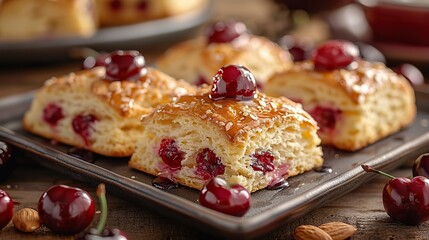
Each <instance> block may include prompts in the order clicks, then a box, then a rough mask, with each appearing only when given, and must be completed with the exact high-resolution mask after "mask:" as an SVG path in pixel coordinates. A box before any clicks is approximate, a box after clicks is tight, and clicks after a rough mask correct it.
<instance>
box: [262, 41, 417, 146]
mask: <svg viewBox="0 0 429 240" xmlns="http://www.w3.org/2000/svg"><path fill="white" fill-rule="evenodd" d="M358 54H359V51H358V50H357V47H356V46H354V45H353V44H351V43H349V42H343V41H329V42H326V43H325V44H323V45H322V46H320V47H319V48H318V49H316V51H315V54H314V56H313V58H312V60H308V61H305V62H302V63H297V64H296V65H295V66H294V67H293V68H292V69H291V70H289V71H285V72H282V73H279V74H276V75H274V76H273V77H272V78H271V79H270V80H269V81H268V82H267V84H266V86H265V93H266V94H268V95H271V96H286V97H288V98H290V99H292V100H294V101H297V102H300V103H302V105H303V107H304V110H306V111H307V112H308V113H310V114H311V115H312V116H313V118H314V119H315V120H316V121H317V122H318V125H319V128H320V130H319V136H320V138H321V139H322V143H323V144H327V145H333V146H335V147H337V148H339V149H343V150H349V151H354V150H358V149H361V148H363V147H365V146H367V145H368V144H371V143H373V142H375V141H377V140H379V139H381V138H383V137H386V136H388V135H390V134H393V133H395V132H397V131H398V130H400V129H401V128H402V127H404V126H407V125H409V124H410V123H411V122H412V121H413V119H414V117H415V114H416V106H415V99H414V91H413V89H412V87H411V85H410V84H409V82H408V81H407V80H406V79H405V78H404V77H402V76H401V75H398V74H396V73H395V72H393V71H392V70H391V69H389V68H387V67H386V66H385V65H384V64H382V63H376V62H368V61H365V60H362V59H360V58H359V57H358Z"/></svg>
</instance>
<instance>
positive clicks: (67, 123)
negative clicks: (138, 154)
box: [23, 68, 196, 157]
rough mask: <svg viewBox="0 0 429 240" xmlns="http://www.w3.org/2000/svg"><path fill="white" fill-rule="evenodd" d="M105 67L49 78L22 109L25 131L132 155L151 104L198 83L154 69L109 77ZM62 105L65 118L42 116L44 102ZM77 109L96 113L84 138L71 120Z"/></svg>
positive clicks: (100, 150) (108, 152) (113, 153)
mask: <svg viewBox="0 0 429 240" xmlns="http://www.w3.org/2000/svg"><path fill="white" fill-rule="evenodd" d="M104 76H105V69H104V68H95V69H91V70H84V71H81V72H77V73H70V74H68V75H66V76H62V77H57V78H52V79H50V80H48V81H46V83H45V85H44V86H43V87H42V88H41V89H40V90H39V91H38V92H37V93H36V95H35V97H34V100H33V102H32V105H31V108H30V110H29V111H28V112H27V113H26V114H25V116H24V119H23V126H24V128H25V129H26V130H28V131H30V132H32V133H35V134H37V135H41V136H43V137H45V138H49V139H53V140H56V141H59V142H62V143H66V144H69V145H72V146H76V147H82V148H87V149H89V150H91V151H93V152H96V153H99V154H102V155H106V156H115V157H122V156H130V155H131V154H132V153H133V151H134V147H135V141H136V140H137V136H138V134H139V132H140V131H141V130H142V129H143V126H142V125H141V122H140V119H141V116H142V115H145V114H147V113H149V112H150V111H151V110H152V108H153V107H155V106H157V105H158V104H161V103H167V102H169V101H172V100H173V99H174V98H175V97H177V96H179V95H181V94H185V93H194V92H195V91H196V88H194V87H192V86H190V85H189V84H187V83H186V82H183V81H176V80H175V79H173V78H171V77H169V76H167V75H165V74H163V73H161V72H159V71H158V70H156V69H153V68H147V74H146V75H145V77H142V78H141V79H139V80H137V81H133V82H132V81H107V80H103V79H104ZM51 103H53V104H57V105H59V106H60V107H61V108H62V111H63V115H64V118H63V119H61V120H60V121H59V122H58V124H57V126H51V125H50V124H48V123H46V121H44V120H43V111H44V108H45V107H46V106H47V105H48V104H51ZM80 114H84V115H88V114H91V115H93V116H95V117H96V118H97V119H98V120H97V121H96V122H95V123H94V125H93V127H92V129H91V131H92V134H91V135H90V139H89V141H88V142H85V141H84V140H83V139H82V138H81V137H80V136H79V135H77V134H76V133H75V132H74V131H73V129H72V124H71V123H72V119H73V118H74V117H75V116H77V115H80Z"/></svg>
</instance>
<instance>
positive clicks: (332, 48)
mask: <svg viewBox="0 0 429 240" xmlns="http://www.w3.org/2000/svg"><path fill="white" fill-rule="evenodd" d="M358 57H359V49H358V47H357V46H356V45H354V44H353V43H351V42H347V41H339V40H331V41H327V42H325V43H324V44H322V45H321V46H319V47H318V48H317V49H316V50H315V52H314V53H313V58H312V60H313V62H314V67H315V69H316V70H333V69H338V68H347V67H349V66H350V64H351V63H353V62H354V61H355V60H356V59H357V58H358Z"/></svg>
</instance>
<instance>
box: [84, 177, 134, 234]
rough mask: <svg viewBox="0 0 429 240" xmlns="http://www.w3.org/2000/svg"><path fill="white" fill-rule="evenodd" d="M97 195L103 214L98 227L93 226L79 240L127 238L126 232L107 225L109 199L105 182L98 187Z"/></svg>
mask: <svg viewBox="0 0 429 240" xmlns="http://www.w3.org/2000/svg"><path fill="white" fill-rule="evenodd" d="M97 197H98V198H99V199H100V206H101V216H100V221H99V222H98V225H97V228H91V229H89V231H88V232H84V233H82V234H80V235H79V236H77V237H76V239H79V240H102V239H105V240H127V239H128V238H127V236H126V234H125V233H124V232H123V231H121V230H120V229H117V228H112V229H108V228H105V227H106V220H107V199H106V189H105V186H104V184H102V183H101V184H99V185H98V187H97Z"/></svg>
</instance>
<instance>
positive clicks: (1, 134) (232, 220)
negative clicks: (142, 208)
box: [0, 91, 429, 238]
mask: <svg viewBox="0 0 429 240" xmlns="http://www.w3.org/2000/svg"><path fill="white" fill-rule="evenodd" d="M33 95H34V92H33V91H32V92H28V93H24V94H19V95H13V96H10V97H6V98H0V110H1V109H2V108H4V107H7V106H14V105H15V104H23V103H24V102H30V101H31V99H32V96H33ZM18 111H19V110H18ZM21 113H23V112H22V111H21ZM15 117H16V116H15ZM9 118H10V119H13V118H14V116H10V117H9ZM0 139H1V140H3V141H6V142H8V143H10V144H12V145H14V146H17V147H19V148H21V149H23V150H25V151H27V152H29V153H32V154H35V155H36V156H35V157H36V158H44V159H45V160H49V162H52V163H51V164H52V165H51V164H48V163H47V162H46V161H45V162H39V161H38V163H39V164H41V165H43V166H45V167H48V168H51V169H54V170H57V171H58V170H59V169H57V168H56V167H65V168H66V169H67V170H68V171H67V172H63V173H65V174H67V173H68V175H70V176H71V177H73V178H77V179H78V180H80V181H82V179H81V178H78V177H77V175H74V174H73V173H74V171H72V170H76V169H79V170H80V171H79V175H83V176H85V177H89V178H92V179H97V180H99V181H102V182H104V183H105V184H106V185H108V186H111V187H114V188H119V189H120V190H121V191H123V189H124V188H125V189H126V190H127V193H130V194H131V195H130V196H129V197H130V198H133V200H137V202H138V203H140V204H142V202H140V201H139V200H141V199H142V198H143V199H144V200H145V201H147V202H146V204H149V205H150V204H156V205H157V206H162V208H165V209H162V208H161V209H156V210H159V211H160V212H168V210H173V211H175V212H174V214H171V212H168V215H170V216H171V215H174V216H173V217H179V218H180V217H181V218H183V217H185V218H191V219H194V220H197V223H195V222H193V223H192V225H193V226H195V224H197V225H199V226H201V227H202V228H203V229H205V230H208V231H209V232H211V233H213V234H215V235H220V236H223V237H241V238H254V237H258V236H261V235H263V234H266V233H268V232H269V231H270V230H273V229H275V228H277V227H279V226H280V225H283V224H287V223H289V222H292V221H294V220H296V219H298V218H300V217H302V216H304V215H305V214H308V213H309V212H311V211H312V210H314V209H316V208H320V207H322V206H323V204H324V203H325V202H329V201H332V200H334V199H336V198H338V197H340V196H342V195H345V194H346V193H348V192H350V191H352V190H354V189H355V188H357V187H358V186H360V185H361V184H362V183H364V182H366V181H369V180H370V179H372V178H374V177H375V174H374V175H371V174H370V175H368V174H367V175H366V176H367V177H366V178H363V177H362V176H363V175H364V174H365V172H364V171H363V169H362V168H361V167H360V166H356V167H353V168H351V169H350V170H348V171H345V172H342V173H341V174H338V175H336V176H335V177H333V178H332V179H330V180H326V181H324V182H323V183H322V186H321V185H319V187H318V188H312V189H309V190H307V191H305V192H304V193H302V194H300V195H299V196H297V197H296V198H294V199H293V200H292V201H289V202H287V203H283V204H280V205H278V206H274V207H272V208H270V209H268V210H267V211H264V212H262V213H259V214H256V215H254V216H248V217H235V216H230V215H226V214H223V213H220V212H217V211H214V210H211V209H208V208H205V207H203V206H201V205H199V204H196V203H195V202H192V201H189V200H188V199H185V198H182V197H180V196H176V195H174V194H171V193H169V192H166V191H162V190H159V189H157V188H155V187H153V186H151V185H147V184H145V183H142V182H138V181H136V180H133V179H131V178H129V177H126V176H122V175H120V174H117V173H115V172H113V171H110V170H108V169H105V168H103V167H101V166H97V165H95V164H91V163H87V162H84V161H82V160H80V159H77V158H75V157H73V156H70V155H67V154H64V153H63V152H61V151H59V150H57V149H54V148H53V147H50V146H47V145H44V144H43V143H41V142H38V141H36V140H33V139H30V138H27V137H25V136H23V135H20V134H19V133H16V132H14V131H13V130H10V129H8V128H6V127H4V126H2V124H0ZM427 142H429V132H426V133H424V134H422V135H420V136H419V137H418V138H416V139H414V140H413V141H411V142H406V143H404V144H403V145H401V146H400V147H398V148H395V149H393V150H392V151H390V152H388V153H385V152H383V153H378V154H377V155H376V156H374V157H372V158H370V159H368V161H366V164H369V165H371V166H373V167H376V168H378V169H381V170H385V171H387V170H392V169H393V168H395V167H397V166H399V165H400V164H401V163H402V162H403V161H400V160H399V159H401V158H404V157H405V156H409V155H410V154H412V153H416V152H419V151H421V150H422V148H423V145H424V143H427ZM386 159H388V160H390V161H386ZM53 165H55V166H56V167H53ZM70 170H71V171H70ZM59 171H62V169H60V170H59ZM100 173H102V174H100ZM88 183H90V184H91V182H88ZM351 183H354V184H353V186H352V187H348V188H345V189H344V187H345V186H348V185H350V184H351ZM92 184H94V183H93V182H92ZM339 189H340V190H341V191H339ZM334 193H337V194H334ZM143 205H145V204H143ZM296 207H305V208H306V210H305V211H301V212H300V213H298V214H297V213H294V214H292V213H291V211H290V210H293V209H295V208H296ZM189 208H191V209H195V208H196V209H195V210H196V211H189V210H188V209H189ZM195 212H198V214H196V213H195ZM168 215H167V216H168ZM175 215H178V216H175ZM291 215H292V216H291Z"/></svg>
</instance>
